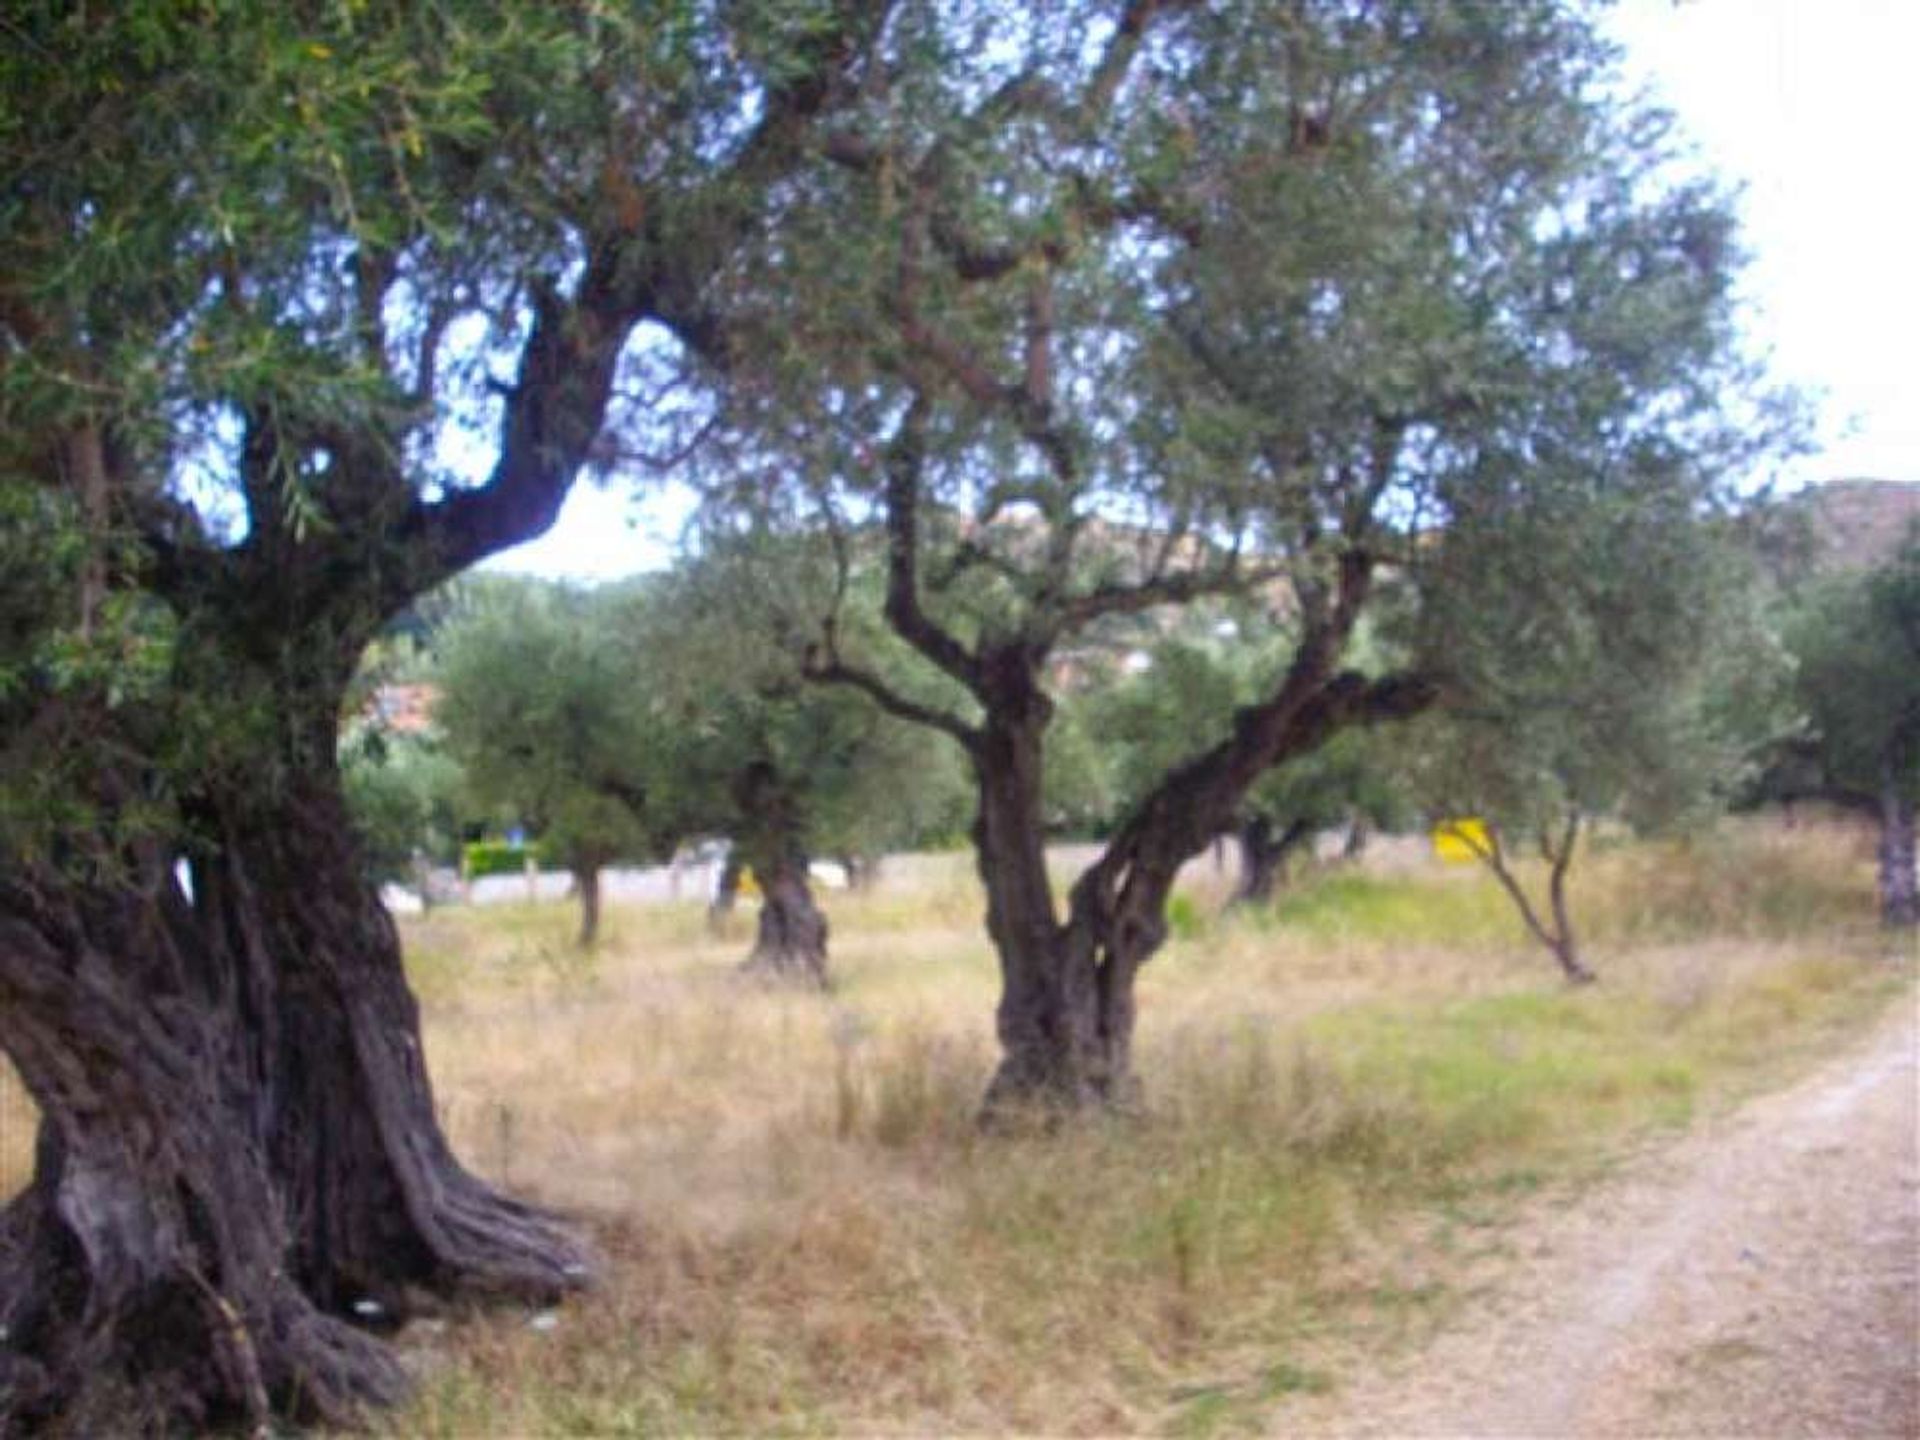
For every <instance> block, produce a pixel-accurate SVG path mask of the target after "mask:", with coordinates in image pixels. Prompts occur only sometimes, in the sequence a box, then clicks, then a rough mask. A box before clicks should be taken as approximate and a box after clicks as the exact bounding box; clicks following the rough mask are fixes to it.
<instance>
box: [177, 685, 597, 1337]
mask: <svg viewBox="0 0 1920 1440" xmlns="http://www.w3.org/2000/svg"><path fill="white" fill-rule="evenodd" d="M337 711H338V701H337V697H334V698H327V696H326V695H325V694H324V693H323V695H322V697H321V698H320V699H319V700H317V701H312V700H311V697H310V703H308V704H306V705H303V706H300V707H298V708H297V712H296V713H297V719H298V721H299V722H300V723H297V724H296V725H295V726H294V729H293V732H292V733H290V734H289V735H288V736H287V739H286V741H285V742H284V744H283V746H282V750H281V754H280V757H279V771H280V773H281V775H282V779H281V782H280V784H279V785H277V786H275V787H273V789H272V790H270V791H269V792H267V793H266V794H264V795H258V794H253V793H248V794H244V795H232V794H219V795H216V796H213V797H212V814H211V821H210V823H211V824H212V825H214V826H217V829H216V830H215V833H216V834H217V835H218V837H219V843H218V845H217V848H215V849H214V850H213V851H211V852H210V853H208V854H206V855H204V856H201V857H198V858H196V860H195V862H194V867H193V870H194V893H195V902H194V903H195V909H196V911H197V912H198V913H199V915H200V918H201V921H202V923H203V925H205V926H206V927H207V928H208V929H209V930H211V931H213V932H214V933H217V934H218V935H220V936H221V937H222V939H223V942H224V943H225V945H226V946H227V947H228V948H229V949H230V950H231V951H232V953H233V954H234V955H235V956H236V957H237V959H238V962H239V963H238V967H237V971H238V979H237V983H239V984H240V985H241V986H242V987H243V990H244V992H245V993H246V994H247V995H248V996H249V1023H248V1024H246V1025H245V1027H244V1035H245V1037H246V1040H247V1042H248V1044H249V1046H250V1050H251V1053H250V1054H249V1056H248V1062H249V1068H250V1071H251V1073H252V1075H254V1076H256V1077H257V1078H258V1082H259V1083H258V1084H257V1085H255V1086H254V1087H252V1088H253V1098H252V1106H253V1110H254V1117H255V1124H254V1129H255V1133H256V1134H258V1135H260V1136H261V1137H262V1140H263V1143H264V1146H265V1150H266V1154H267V1157H268V1162H269V1165H270V1167H271V1170H272V1174H273V1178H274V1181H275V1183H276V1186H277V1188H278V1190H279V1192H280V1197H281V1202H282V1204H283V1205H284V1207H285V1209H286V1213H287V1217H288V1228H289V1232H290V1233H289V1238H290V1251H289V1269H290V1270H291V1272H292V1274H293V1275H294V1277H295V1278H296V1279H297V1280H298V1282H299V1283H300V1285H301V1286H302V1288H303V1289H305V1290H306V1291H307V1293H308V1294H309V1295H311V1296H312V1297H313V1298H314V1300H315V1301H316V1302H317V1303H319V1304H320V1305H321V1306H322V1307H324V1308H326V1309H329V1310H334V1311H347V1310H349V1309H350V1308H351V1307H355V1306H364V1305H366V1304H367V1303H368V1302H372V1303H373V1304H375V1305H378V1306H379V1307H380V1308H381V1310H382V1311H383V1312H385V1313H387V1314H389V1315H393V1316H396V1317H397V1316H399V1315H401V1314H404V1313H405V1310H406V1308H407V1306H408V1303H409V1294H408V1292H409V1291H410V1290H415V1289H418V1290H425V1291H429V1292H432V1293H435V1294H440V1295H453V1294H475V1295H494V1296H502V1297H507V1296H510V1297H517V1298H525V1299H530V1300H535V1301H541V1302H545V1301H548V1300H551V1299H553V1298H555V1297H557V1296H558V1295H560V1294H561V1293H563V1292H564V1291H567V1290H569V1289H575V1288H578V1287H579V1286H580V1285H581V1284H582V1283H584V1281H585V1278H586V1276H587V1257H586V1255H585V1253H584V1251H583V1250H582V1249H581V1247H580V1245H579V1243H578V1242H577V1241H575V1240H574V1239H573V1238H572V1237H570V1236H569V1235H567V1234H566V1233H565V1232H564V1231H563V1230H561V1229H560V1228H559V1227H558V1226H556V1225H555V1224H554V1223H553V1222H551V1221H550V1220H549V1219H547V1218H546V1217H544V1216H543V1215H541V1214H540V1213H539V1212H538V1211H536V1210H533V1209H531V1208H530V1207H528V1206H525V1205H523V1204H521V1203H519V1202H517V1201H514V1200H511V1199H508V1198H507V1197H505V1196H503V1195H500V1194H498V1193H497V1192H495V1191H494V1190H492V1189H491V1188H490V1187H488V1186H486V1185H485V1184H483V1183H482V1182H480V1181H479V1180H477V1179H475V1178H474V1177H473V1176H472V1175H471V1174H469V1173H468V1172H467V1171H466V1170H465V1169H464V1168H463V1167H462V1166H461V1165H460V1164H459V1162H458V1161H457V1160H456V1159H455V1158H454V1156H453V1154H452V1151H451V1149H450V1148H449V1146H448V1145H447V1143H446V1139H445V1136H444V1135H443V1133H442V1131H441V1129H440V1124H439V1119H438V1114H437V1111H436V1109H435V1106H434V1101H433V1092H432V1088H431V1086H430V1084H429V1083H428V1079H427V1073H426V1066H425V1062H424V1053H423V1050H422V1047H421V1043H420V1015H419V1008H418V1006H417V1005H416V1003H415V1001H414V998H413V995H412V993H411V991H410V990H409V989H408V987H407V983H406V976H405V972H404V969H403V966H402V963H401V954H400V943H399V936H398V934H397V933H396V932H395V930H394V927H393V921H392V919H391V917H390V916H389V915H388V914H387V911H386V908H385V907H384V906H382V905H381V904H380V902H379V895H378V892H377V891H376V890H375V889H374V887H372V886H371V885H370V884H368V883H367V881H366V880H365V879H364V872H363V869H362V866H361V865H360V860H359V854H358V846H357V842H356V841H355V839H354V836H353V830H352V825H351V821H350V819H349V817H348V814H347V810H346V805H345V800H344V797H343V795H342V793H341V787H340V777H339V772H338V769H337V767H336V765H335V763H334V757H333V750H332V739H331V737H332V727H333V718H332V717H333V716H334V715H335V714H336V713H337Z"/></svg>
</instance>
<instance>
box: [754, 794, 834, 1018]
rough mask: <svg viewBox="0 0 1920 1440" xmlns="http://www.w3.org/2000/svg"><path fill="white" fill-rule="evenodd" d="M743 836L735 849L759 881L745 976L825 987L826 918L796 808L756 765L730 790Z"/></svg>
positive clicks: (796, 804)
mask: <svg viewBox="0 0 1920 1440" xmlns="http://www.w3.org/2000/svg"><path fill="white" fill-rule="evenodd" d="M734 800H735V803H736V804H737V805H738V806H739V810H740V817H741V822H742V828H743V833H742V835H741V838H740V843H739V845H738V846H737V847H736V848H737V851H738V852H739V854H740V855H741V858H742V859H743V860H744V861H745V862H746V864H747V865H748V866H750V867H751V868H752V870H753V876H754V879H755V880H757V881H759V883H760V924H759V928H758V930H757V932H756V933H755V936H754V942H753V953H752V954H750V955H749V956H748V957H747V959H746V963H745V965H744V966H743V967H742V968H743V970H744V971H745V973H747V974H749V975H754V976H758V977H761V978H763V979H769V980H782V981H797V982H799V983H801V984H804V985H813V986H818V987H819V988H820V989H823V990H824V989H826V988H827V986H828V984H829V983H830V982H829V980H828V978H827V917H826V916H825V915H823V914H821V913H820V907H819V906H818V905H816V904H815V903H814V899H813V887H812V885H811V883H810V882H809V880H808V876H807V851H806V841H805V826H804V825H803V824H802V820H801V811H800V804H799V801H798V799H797V798H796V797H795V796H794V794H793V791H792V789H791V787H790V786H788V785H787V784H785V783H783V782H782V780H781V777H780V775H779V772H778V771H777V770H776V769H775V768H774V766H773V765H772V764H770V763H768V762H765V761H755V762H754V763H752V764H751V765H748V766H747V767H746V769H745V770H743V771H742V772H741V773H740V776H739V778H738V779H737V781H736V782H735V786H734Z"/></svg>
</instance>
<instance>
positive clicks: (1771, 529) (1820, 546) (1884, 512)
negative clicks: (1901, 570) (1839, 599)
mask: <svg viewBox="0 0 1920 1440" xmlns="http://www.w3.org/2000/svg"><path fill="white" fill-rule="evenodd" d="M1745 525H1746V527H1747V534H1748V536H1749V540H1750V543H1751V544H1752V545H1753V546H1754V548H1755V550H1756V551H1757V552H1758V553H1759V555H1760V557H1761V559H1762V561H1763V562H1764V563H1765V564H1766V566H1767V568H1768V569H1769V570H1771V571H1772V572H1773V574H1774V575H1775V577H1776V578H1778V579H1779V580H1781V581H1783V582H1785V583H1787V584H1793V583H1795V582H1796V581H1799V580H1804V579H1806V578H1808V577H1810V576H1812V575H1816V574H1820V573H1823V572H1827V571H1833V570H1865V569H1870V568H1872V567H1874V566H1877V565H1883V564H1885V563H1886V562H1887V561H1888V560H1890V559H1892V558H1893V554H1894V552H1895V551H1896V550H1898V549H1899V548H1900V546H1901V545H1902V544H1904V543H1905V542H1906V539H1907V536H1908V535H1909V534H1910V533H1913V532H1914V527H1915V526H1917V525H1920V481H1912V480H1830V481H1828V482H1827V483H1826V484H1824V485H1809V486H1808V487H1807V488H1806V489H1804V490H1801V491H1798V492H1797V493H1795V494H1792V495H1788V496H1785V497H1783V498H1781V499H1777V500H1773V501H1770V502H1768V503H1766V504H1764V505H1762V506H1760V507H1758V508H1757V509H1754V510H1749V511H1748V512H1747V514H1746V517H1745Z"/></svg>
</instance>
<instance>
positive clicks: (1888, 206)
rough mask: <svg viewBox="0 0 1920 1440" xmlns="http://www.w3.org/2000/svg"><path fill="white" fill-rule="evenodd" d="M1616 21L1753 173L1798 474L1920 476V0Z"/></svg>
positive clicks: (653, 532) (588, 520)
mask: <svg viewBox="0 0 1920 1440" xmlns="http://www.w3.org/2000/svg"><path fill="white" fill-rule="evenodd" d="M1488 3H1498V0H1488ZM1610 28H1611V29H1612V32H1613V34H1614V35H1615V36H1616V37H1617V38H1618V39H1619V40H1620V41H1621V42H1622V43H1623V44H1624V45H1625V46H1626V51H1627V53H1626V60H1625V68H1626V72H1627V77H1628V79H1629V81H1630V82H1633V83H1641V82H1644V83H1646V84H1648V85H1650V86H1651V87H1652V89H1653V91H1654V94H1655V96H1656V98H1658V99H1659V100H1660V101H1661V102H1662V103H1664V104H1665V105H1667V106H1668V107H1669V108H1671V109H1672V110H1674V111H1675V112H1676V113H1677V114H1678V115H1679V118H1680V125H1681V128H1682V131H1683V133H1684V134H1685V136H1686V137H1687V138H1688V139H1690V140H1691V141H1692V142H1693V144H1694V146H1695V148H1696V149H1697V151H1698V159H1697V162H1696V163H1697V164H1698V165H1699V166H1700V167H1701V168H1703V169H1707V170H1710V171H1712V172H1714V173H1716V174H1718V175H1720V176H1722V177H1723V178H1725V179H1728V180H1731V181H1734V182H1737V183H1739V184H1740V185H1742V186H1743V187H1744V193H1743V195H1742V199H1741V212H1742V219H1743V221H1744V225H1743V234H1744V239H1745V243H1746V246H1747V248H1748V250H1749V251H1750V252H1751V254H1752V257H1753V259H1752V264H1751V265H1750V267H1749V269H1748V272H1747V275H1746V278H1745V283H1744V298H1745V301H1746V328H1747V333H1748V335H1749V337H1750V339H1751V340H1752V342H1753V343H1754V344H1755V345H1756V347H1758V348H1759V349H1760V350H1762V351H1763V352H1765V353H1766V354H1767V355H1768V357H1769V361H1770V369H1771V373H1772V374H1773V375H1774V377H1775V378H1777V379H1779V380H1783V381H1787V382H1790V383H1792V384H1794V385H1796V386H1798V387H1800V388H1802V389H1804V390H1806V391H1807V392H1809V393H1810V394H1811V395H1812V396H1813V398H1814V399H1815V401H1816V403H1817V413H1818V416H1819V422H1820V425H1819V440H1820V443H1821V449H1820V451H1819V453H1817V454H1814V455H1812V456H1809V457H1807V458H1806V459H1803V460H1800V461H1797V462H1795V464H1794V465H1793V466H1792V468H1791V469H1790V470H1789V471H1788V472H1787V473H1786V475H1785V476H1784V477H1783V479H1784V480H1785V481H1786V482H1787V483H1788V485H1789V486H1793V485H1798V484H1806V483H1814V482H1818V481H1822V480H1829V479H1837V478H1841V477H1857V476H1870V477H1874V478H1878V479H1890V480H1920V355H1917V354H1916V350H1917V348H1920V281H1917V280H1916V278H1915V276H1914V274H1913V270H1914V267H1915V265H1916V264H1920V103H1916V92H1920V69H1916V66H1917V65H1920V0H1620V4H1619V5H1618V8H1617V10H1616V12H1615V13H1614V15H1613V17H1612V20H1611V22H1610ZM686 508H687V502H686V499H685V497H684V495H680V496H677V497H676V496H675V495H673V494H672V493H671V492H670V491H669V490H668V487H665V486H663V485H661V484H660V483H659V482H653V483H652V484H651V485H650V486H649V487H647V489H646V491H645V493H643V494H641V495H640V496H639V497H638V498H636V497H635V496H634V495H633V494H632V493H631V492H629V491H628V490H627V489H626V488H625V487H623V486H619V485H615V486H613V487H610V488H606V489H602V488H600V487H598V486H595V485H591V484H588V483H586V482H582V483H580V484H578V485H576V486H575V487H574V489H573V493H572V495H571V496H570V497H569V499H568V501H567V504H566V508H565V509H564V510H563V511H562V512H561V515H560V519H559V520H558V521H557V522H556V523H555V525H554V527H553V529H552V530H551V531H549V532H548V533H547V534H546V535H545V536H544V537H542V538H541V539H539V540H535V541H532V542H531V543H529V544H526V545H522V546H519V547H518V548H517V549H514V550H511V551H508V552H507V553H506V554H504V555H501V556H499V557H497V558H496V559H495V560H494V561H492V562H490V566H491V568H496V569H510V570H519V571H527V572H533V573H538V574H544V575H557V576H569V577H572V578H576V579H582V580H590V579H591V580H599V579H610V578H612V577H615V576H619V575H625V574H629V573H631V572H633V571H635V570H642V569H649V568H657V567H659V566H661V565H664V564H665V563H666V562H667V559H668V557H669V555H670V552H671V548H672V544H673V540H674V536H675V532H676V531H677V529H678V527H679V525H680V523H681V522H682V520H683V519H684V517H685V514H686Z"/></svg>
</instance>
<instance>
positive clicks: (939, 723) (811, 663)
mask: <svg viewBox="0 0 1920 1440" xmlns="http://www.w3.org/2000/svg"><path fill="white" fill-rule="evenodd" d="M800 673H801V674H803V675H805V676H806V677H807V679H809V680H815V681H819V682H821V683H822V684H829V685H846V686H850V687H852V688H853V689H855V690H858V691H860V692H861V693H863V694H865V695H866V696H867V697H868V698H870V699H871V700H872V701H873V702H874V704H876V705H878V706H879V707H880V708H881V709H882V710H885V711H886V712H887V713H888V714H889V715H893V716H897V717H898V718H899V719H902V720H907V721H911V722H912V723H913V724H916V725H926V726H929V727H931V728H932V729H935V730H939V731H942V732H944V733H945V734H948V735H951V736H952V737H953V738H954V739H955V740H957V741H959V742H960V744H961V745H962V746H964V747H965V748H966V749H967V751H968V753H972V751H973V750H974V748H975V747H976V746H977V745H978V744H979V743H980V732H979V730H978V729H976V728H975V727H974V726H972V725H969V724H967V722H966V721H964V720H962V719H961V718H960V717H959V716H957V715H954V714H952V713H951V712H949V711H946V710H941V709H938V708H936V707H934V706H931V705H922V704H921V703H920V702H919V701H917V700H910V699H908V698H907V697H906V696H905V695H902V694H901V693H900V692H899V691H898V690H895V689H894V688H893V687H892V686H891V685H889V684H887V682H886V681H884V680H882V679H881V678H880V677H879V676H878V675H875V674H874V673H873V672H872V671H870V670H864V669H862V668H860V667H859V666H857V665H850V664H848V663H847V662H846V661H844V660H842V659H840V658H839V657H838V656H837V655H827V654H826V653H824V651H823V650H815V651H811V652H809V653H808V655H807V656H806V657H805V659H804V660H803V661H802V663H801V672H800Z"/></svg>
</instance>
